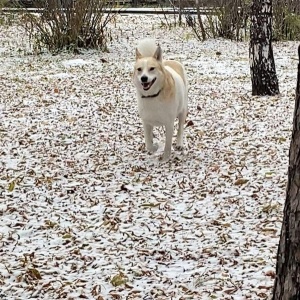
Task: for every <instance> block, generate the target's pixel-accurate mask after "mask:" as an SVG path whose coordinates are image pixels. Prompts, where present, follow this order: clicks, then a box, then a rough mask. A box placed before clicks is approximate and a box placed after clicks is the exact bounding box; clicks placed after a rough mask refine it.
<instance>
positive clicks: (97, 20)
mask: <svg viewBox="0 0 300 300" xmlns="http://www.w3.org/2000/svg"><path fill="white" fill-rule="evenodd" d="M113 4H114V3H113V2H109V3H108V2H107V1H105V0H75V1H74V0H63V1H60V0H47V1H45V0H36V1H34V4H33V6H35V7H38V8H41V9H42V13H39V14H37V13H35V14H33V13H31V12H30V11H29V10H26V13H25V14H24V16H23V24H24V26H25V29H26V31H27V33H28V34H29V36H30V40H31V41H32V44H33V46H34V48H35V49H39V50H41V49H42V48H43V47H46V48H47V49H48V50H50V51H52V52H55V51H59V50H62V49H71V50H76V49H78V48H100V49H101V50H103V51H105V50H107V41H108V39H109V38H110V33H109V30H108V24H109V23H110V22H111V21H112V19H113V18H114V16H115V13H113V12H112V11H111V8H112V7H113V6H114V5H113ZM105 9H106V12H105V11H104V10H105Z"/></svg>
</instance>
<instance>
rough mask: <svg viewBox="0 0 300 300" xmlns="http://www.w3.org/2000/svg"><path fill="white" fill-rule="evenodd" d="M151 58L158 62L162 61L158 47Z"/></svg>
mask: <svg viewBox="0 0 300 300" xmlns="http://www.w3.org/2000/svg"><path fill="white" fill-rule="evenodd" d="M153 57H154V58H155V59H156V60H158V61H160V62H161V61H162V50H161V47H160V45H158V46H157V48H156V51H155V53H154V55H153Z"/></svg>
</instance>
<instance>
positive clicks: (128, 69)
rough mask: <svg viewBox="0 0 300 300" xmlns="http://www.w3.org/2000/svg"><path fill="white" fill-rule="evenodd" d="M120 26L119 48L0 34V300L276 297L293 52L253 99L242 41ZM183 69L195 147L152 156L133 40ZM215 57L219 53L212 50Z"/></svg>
mask: <svg viewBox="0 0 300 300" xmlns="http://www.w3.org/2000/svg"><path fill="white" fill-rule="evenodd" d="M161 23H162V22H161V19H160V18H159V17H155V16H134V17H129V16H126V17H120V18H118V19H117V21H116V24H115V25H114V26H113V27H112V31H113V36H114V40H113V41H112V42H111V44H110V45H109V50H110V53H101V52H95V51H88V52H84V53H83V54H79V55H75V54H66V53H63V54H60V55H55V56H52V55H50V54H43V55H40V56H35V55H30V54H28V53H27V50H26V47H27V40H26V38H25V36H24V33H23V32H22V30H21V29H20V28H18V27H16V26H11V27H1V30H0V82H1V88H0V154H1V156H0V299H5V300H8V299H12V300H17V299H25V300H27V299H50V300H53V299H70V300H71V299H97V300H110V299H144V300H150V299H159V300H163V299H168V300H170V299H173V300H175V299H176V300H179V299H180V300H185V299H224V300H225V299H234V300H238V299H253V300H257V299H267V298H268V296H269V295H270V293H271V289H272V285H273V280H274V271H275V259H276V252H277V244H278V241H279V232H280V228H281V218H282V206H283V203H284V199H285V185H286V181H287V163H288V149H289V139H290V135H291V128H292V115H293V107H294V89H295V86H296V68H297V61H296V60H295V59H296V49H297V43H292V42H288V43H276V44H274V53H275V60H276V68H277V74H278V77H279V81H280V90H281V94H280V95H279V96H275V97H252V96H251V81H250V76H249V65H248V44H247V43H246V42H245V43H236V42H232V41H226V40H208V41H205V42H198V41H197V40H196V39H195V38H193V36H192V34H191V32H190V30H189V29H187V28H173V29H171V30H169V29H166V28H165V27H164V26H161ZM146 36H151V37H153V36H154V37H156V38H157V39H158V40H159V42H160V44H161V46H162V48H163V50H164V51H165V57H168V58H174V59H179V60H181V61H182V62H183V63H184V65H185V66H186V69H187V72H188V77H189V83H190V89H189V115H188V120H187V126H186V129H185V150H184V152H183V153H180V152H176V151H174V152H173V153H172V158H171V161H170V162H168V163H165V164H159V163H158V161H157V159H158V156H159V155H160V154H161V151H162V146H163V130H162V129H157V130H156V131H155V135H156V139H157V140H158V141H159V143H160V150H159V152H158V153H157V154H155V155H153V156H150V155H149V154H147V153H145V151H144V146H143V132H142V127H141V121H140V119H139V117H138V115H137V107H136V99H135V90H134V87H133V84H132V80H131V75H132V69H133V63H134V58H135V57H134V55H135V46H136V43H137V40H138V39H140V38H142V37H146ZM217 52H220V53H221V54H220V55H217Z"/></svg>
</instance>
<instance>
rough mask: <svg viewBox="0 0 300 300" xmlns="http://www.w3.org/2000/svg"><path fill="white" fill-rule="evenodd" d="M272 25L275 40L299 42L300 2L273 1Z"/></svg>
mask: <svg viewBox="0 0 300 300" xmlns="http://www.w3.org/2000/svg"><path fill="white" fill-rule="evenodd" d="M273 25H274V32H273V36H274V38H275V39H276V40H299V39H300V1H294V0H286V1H281V0H275V1H273Z"/></svg>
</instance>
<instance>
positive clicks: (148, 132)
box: [143, 122, 158, 153]
mask: <svg viewBox="0 0 300 300" xmlns="http://www.w3.org/2000/svg"><path fill="white" fill-rule="evenodd" d="M143 126H144V134H145V144H146V149H147V151H149V152H150V153H154V152H155V151H156V150H157V149H158V145H157V144H153V126H151V125H149V124H147V123H145V122H143Z"/></svg>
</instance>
